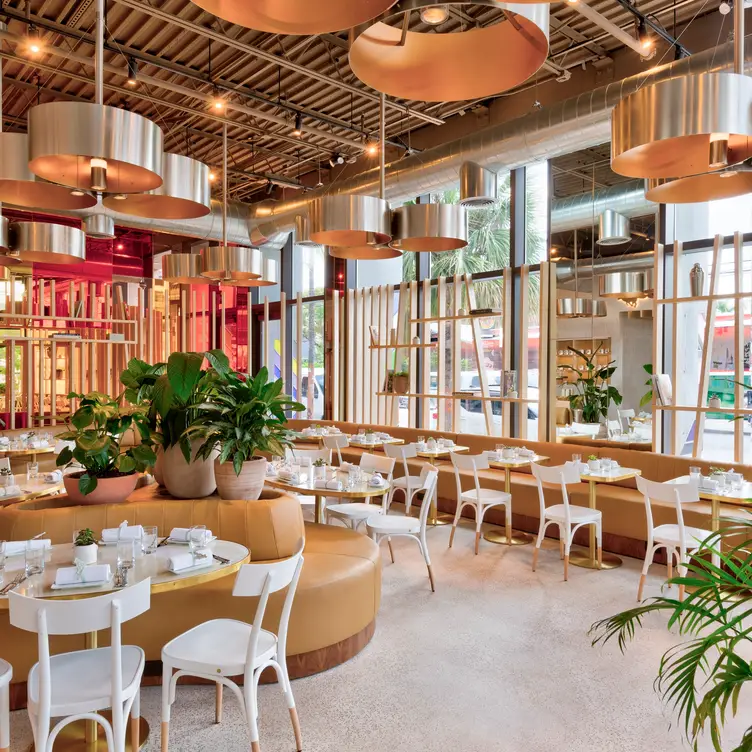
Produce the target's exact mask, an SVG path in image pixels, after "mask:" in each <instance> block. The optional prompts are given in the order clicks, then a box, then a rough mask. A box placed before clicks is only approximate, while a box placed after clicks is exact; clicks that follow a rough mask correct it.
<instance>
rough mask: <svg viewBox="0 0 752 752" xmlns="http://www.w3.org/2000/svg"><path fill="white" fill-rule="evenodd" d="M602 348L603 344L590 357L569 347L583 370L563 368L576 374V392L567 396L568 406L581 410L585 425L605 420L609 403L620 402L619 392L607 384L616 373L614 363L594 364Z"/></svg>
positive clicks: (572, 367)
mask: <svg viewBox="0 0 752 752" xmlns="http://www.w3.org/2000/svg"><path fill="white" fill-rule="evenodd" d="M602 346H603V342H601V343H600V344H599V345H598V347H596V348H594V349H593V352H592V354H591V355H586V354H585V353H584V352H582V351H581V350H577V349H576V348H574V347H571V346H570V348H569V349H570V350H571V351H572V352H573V353H574V354H575V355H577V357H578V358H580V359H581V360H582V362H583V365H584V366H585V370H584V371H580V370H578V369H577V368H575V367H574V366H563V368H566V369H568V370H570V371H574V372H575V373H576V374H577V381H575V382H574V387H575V389H576V390H577V391H576V392H575V393H574V394H572V395H570V396H569V406H570V408H571V409H572V410H579V409H581V410H582V420H583V421H584V422H585V423H598V422H599V421H600V419H601V418H607V417H608V408H609V407H610V405H611V403H612V402H613V403H614V404H615V405H621V401H622V396H621V394H620V393H619V390H618V389H616V387H613V386H611V385H610V384H609V383H608V380H609V379H610V378H611V376H613V374H614V371H616V366H614V365H613V364H614V362H615V361H613V360H612V361H610V362H609V363H608V364H607V365H605V366H599V365H598V364H597V363H596V362H595V358H596V355H597V353H598V350H600V349H601V347H602Z"/></svg>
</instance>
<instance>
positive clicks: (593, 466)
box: [587, 460, 601, 473]
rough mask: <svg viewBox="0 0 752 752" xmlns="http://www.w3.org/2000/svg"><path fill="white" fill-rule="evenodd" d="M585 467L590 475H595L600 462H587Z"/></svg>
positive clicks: (599, 467)
mask: <svg viewBox="0 0 752 752" xmlns="http://www.w3.org/2000/svg"><path fill="white" fill-rule="evenodd" d="M587 466H588V468H589V470H590V472H591V473H597V472H598V471H599V470H600V469H601V461H600V460H588V463H587Z"/></svg>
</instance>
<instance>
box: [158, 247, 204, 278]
mask: <svg viewBox="0 0 752 752" xmlns="http://www.w3.org/2000/svg"><path fill="white" fill-rule="evenodd" d="M203 269H204V266H203V259H202V258H201V256H199V254H198V253H169V254H167V255H165V256H162V279H164V280H166V281H167V282H173V283H175V284H182V285H208V284H209V282H210V280H208V279H206V278H205V277H202V276H201V272H202V271H203Z"/></svg>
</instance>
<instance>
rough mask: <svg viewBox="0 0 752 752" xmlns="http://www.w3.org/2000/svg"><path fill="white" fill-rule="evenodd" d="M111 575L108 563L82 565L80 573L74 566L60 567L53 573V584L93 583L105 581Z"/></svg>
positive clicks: (59, 585) (63, 585)
mask: <svg viewBox="0 0 752 752" xmlns="http://www.w3.org/2000/svg"><path fill="white" fill-rule="evenodd" d="M110 577H112V571H111V570H110V565H109V564H89V565H88V566H86V567H84V568H83V570H82V572H81V574H79V573H78V569H77V568H76V567H60V569H58V570H57V573H56V574H55V584H56V585H57V586H58V587H65V586H66V585H77V584H78V583H80V582H87V583H91V584H95V583H97V582H107V581H108V580H109V579H110Z"/></svg>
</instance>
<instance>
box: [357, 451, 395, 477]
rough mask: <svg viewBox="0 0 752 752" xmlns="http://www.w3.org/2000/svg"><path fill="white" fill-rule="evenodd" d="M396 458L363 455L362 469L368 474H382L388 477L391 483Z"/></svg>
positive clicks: (361, 458) (361, 460) (361, 457)
mask: <svg viewBox="0 0 752 752" xmlns="http://www.w3.org/2000/svg"><path fill="white" fill-rule="evenodd" d="M395 462H396V460H395V459H394V457H383V456H382V455H379V454H362V455H361V456H360V467H361V469H362V470H363V471H364V472H366V473H381V474H382V475H386V476H387V479H388V480H390V481H391V479H392V474H393V473H394V463H395Z"/></svg>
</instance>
